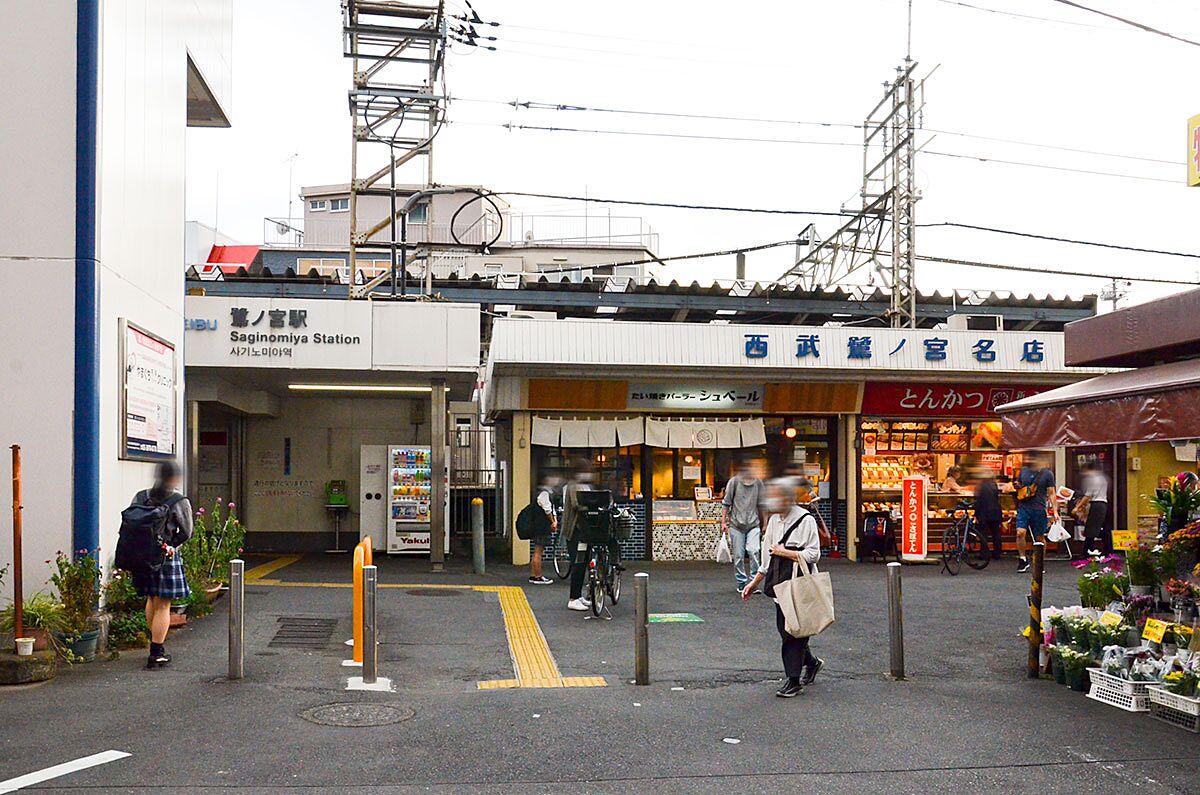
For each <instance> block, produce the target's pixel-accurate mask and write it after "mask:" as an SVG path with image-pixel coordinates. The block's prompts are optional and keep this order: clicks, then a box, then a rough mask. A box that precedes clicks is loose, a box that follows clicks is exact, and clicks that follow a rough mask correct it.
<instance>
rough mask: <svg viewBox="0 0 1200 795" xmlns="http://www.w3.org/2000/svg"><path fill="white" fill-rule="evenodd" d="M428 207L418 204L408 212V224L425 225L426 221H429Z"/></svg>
mask: <svg viewBox="0 0 1200 795" xmlns="http://www.w3.org/2000/svg"><path fill="white" fill-rule="evenodd" d="M428 207H429V205H428V204H418V205H417V206H416V207H413V208H412V209H411V210H409V211H408V222H409V223H410V224H423V223H425V222H426V221H427V220H429V215H428V213H427V209H428Z"/></svg>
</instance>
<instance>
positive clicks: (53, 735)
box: [0, 555, 1200, 793]
mask: <svg viewBox="0 0 1200 795" xmlns="http://www.w3.org/2000/svg"><path fill="white" fill-rule="evenodd" d="M260 562H263V561H258V560H256V561H253V563H254V564H257V563H260ZM378 563H379V568H380V582H381V584H383V585H389V586H400V585H404V586H421V585H426V586H428V585H436V586H448V585H449V586H464V587H457V588H434V589H424V588H417V587H403V588H401V587H389V588H383V589H381V590H380V597H379V604H380V608H379V612H380V626H381V630H382V637H381V641H382V644H383V645H382V647H381V655H380V674H381V675H383V676H388V677H391V678H392V679H393V680H394V682H395V686H396V690H395V692H393V693H348V692H346V691H344V690H343V689H342V688H343V687H344V683H345V677H346V675H347V671H346V670H345V669H343V668H342V667H341V665H340V661H341V659H342V658H343V657H345V656H347V653H348V649H347V647H344V646H342V645H341V642H340V641H341V640H343V639H344V638H345V637H347V636H348V634H349V624H350V621H349V613H350V590H349V588H347V587H344V586H346V585H348V584H349V575H348V567H349V559H348V558H347V557H344V556H343V557H341V558H328V557H325V556H320V555H315V556H309V557H307V558H304V559H302V560H300V561H297V562H295V563H292V564H291V565H289V566H285V567H283V568H280V569H278V570H277V571H275V572H273V573H272V574H271V575H270V576H269V577H268V579H277V580H279V581H280V582H283V583H286V582H291V583H298V582H307V583H326V585H322V586H300V585H283V584H280V585H275V584H269V583H263V582H261V581H260V582H256V583H251V584H249V585H248V586H247V596H246V603H247V629H246V679H245V680H243V681H241V682H227V681H225V680H224V678H223V677H224V671H225V653H226V646H225V644H226V632H225V630H226V626H225V619H224V616H223V611H224V607H225V603H224V602H219V603H218V604H217V607H218V611H217V613H216V614H214V615H213V616H212V617H210V618H208V619H205V620H204V621H200V622H197V623H195V624H193V625H191V626H189V627H188V628H187V629H186V630H183V631H182V632H180V633H179V634H178V635H176V636H174V637H172V639H171V640H170V642H169V644H168V645H169V648H170V650H171V652H172V654H173V656H174V657H175V661H174V662H173V663H172V667H171V668H170V669H168V670H164V671H155V672H146V671H142V670H140V666H141V665H142V662H143V658H142V656H141V655H140V654H136V653H130V654H127V655H124V656H123V657H122V659H120V660H119V661H116V662H112V663H96V664H93V665H89V666H79V667H76V668H73V669H70V670H67V671H64V673H63V674H62V675H60V677H59V678H58V679H57V680H56V681H54V682H53V683H51V684H49V685H46V686H44V687H40V688H34V689H28V690H21V691H15V692H12V691H0V724H2V725H3V726H4V727H5V729H4V731H3V732H2V733H0V780H3V779H6V778H8V777H10V776H15V775H19V774H21V773H25V772H29V771H31V770H34V769H37V768H40V767H43V766H46V765H51V764H56V763H58V762H61V761H66V760H69V759H73V758H76V757H80V756H84V755H87V754H92V753H96V752H98V751H103V750H108V749H116V750H124V751H129V752H131V753H132V754H133V756H131V757H129V758H127V759H123V760H120V761H117V762H113V763H111V764H108V765H104V766H102V767H98V768H93V769H91V770H86V771H82V772H79V773H74V774H72V775H71V776H70V777H69V778H63V779H60V780H57V781H55V782H50V783H49V784H48V785H44V786H48V787H50V789H49V790H42V791H54V786H61V787H63V788H66V787H77V786H85V785H86V786H89V787H99V788H102V789H103V790H104V791H108V792H121V791H130V792H132V791H145V789H144V785H146V784H147V783H148V782H157V783H158V784H159V785H160V786H161V787H162V788H161V789H159V790H156V791H163V792H192V791H196V788H199V787H203V786H212V787H222V788H229V787H234V788H235V789H237V790H238V791H245V792H270V791H281V790H282V789H286V788H289V787H295V788H299V787H304V788H306V791H322V790H323V789H325V788H327V789H328V791H344V788H346V787H349V786H351V785H361V786H363V787H365V790H364V791H381V792H382V791H387V792H403V791H408V790H407V788H409V787H411V788H412V791H422V792H427V791H434V792H443V791H444V792H529V791H535V792H546V791H551V790H553V791H556V792H558V791H562V789H563V788H564V787H573V788H575V789H577V790H578V789H580V785H581V784H583V789H584V790H585V791H588V792H629V791H631V790H632V791H636V792H720V793H728V792H730V791H744V790H746V789H750V788H755V789H767V788H778V787H788V788H797V789H799V788H803V789H808V790H816V791H821V792H878V791H880V790H881V789H886V790H888V791H897V792H952V791H957V790H961V789H962V788H963V787H971V788H978V787H980V786H981V785H982V786H989V787H993V788H1000V789H1002V790H1003V791H1009V792H1116V791H1122V792H1123V791H1125V790H1127V789H1130V788H1136V787H1138V786H1142V785H1145V784H1146V782H1147V781H1148V780H1149V779H1154V780H1155V781H1157V782H1159V784H1158V785H1157V787H1158V788H1159V789H1160V790H1161V791H1164V792H1165V791H1170V790H1171V788H1174V791H1188V790H1192V789H1194V787H1193V784H1192V782H1193V781H1194V779H1195V777H1196V775H1197V774H1198V773H1200V764H1198V763H1197V761H1196V759H1195V754H1194V753H1193V751H1194V748H1195V738H1194V737H1193V736H1191V735H1188V734H1186V733H1184V732H1181V731H1178V730H1175V729H1173V728H1172V727H1168V726H1165V725H1163V724H1160V723H1157V722H1155V721H1152V720H1151V719H1150V718H1148V717H1146V716H1144V715H1132V714H1128V713H1123V712H1120V711H1119V710H1115V709H1113V708H1110V707H1106V706H1103V705H1100V704H1097V703H1095V702H1092V701H1089V700H1087V699H1086V698H1084V697H1083V696H1082V695H1080V694H1076V693H1070V692H1068V691H1067V690H1066V689H1065V688H1063V687H1060V686H1057V685H1054V684H1053V683H1051V682H1045V681H1029V680H1027V679H1025V670H1024V664H1025V663H1024V661H1025V646H1024V644H1023V640H1022V639H1021V638H1020V637H1019V635H1018V633H1019V631H1020V628H1021V625H1022V623H1023V621H1024V618H1025V615H1026V612H1025V591H1026V590H1027V587H1028V579H1027V578H1026V577H1021V576H1019V575H1017V574H1016V573H1015V563H1014V562H1013V561H1011V560H1005V561H1003V562H1002V563H1001V565H999V566H995V564H993V567H989V569H988V570H986V571H984V572H973V571H966V572H963V573H962V574H960V575H959V576H958V577H954V578H951V577H948V576H946V575H942V574H939V573H938V569H937V567H935V566H920V567H906V568H905V569H904V585H905V588H904V598H905V629H906V640H907V647H906V657H907V660H908V671H909V674H910V676H911V677H912V678H911V679H910V680H909V681H906V682H899V683H897V682H891V681H888V680H887V679H886V678H885V677H884V676H883V675H882V673H883V672H884V671H885V670H886V668H887V635H886V631H887V605H886V592H885V574H884V568H883V567H882V566H879V565H871V564H861V565H859V564H849V563H845V562H837V561H831V562H829V563H828V564H827V570H829V571H830V572H831V573H832V575H833V578H834V588H835V593H836V597H837V608H838V621H837V623H836V624H835V625H834V626H833V627H832V628H831V629H830V630H829V631H827V632H826V633H825V634H824V635H822V636H821V637H820V638H818V639H816V640H814V649H815V651H816V653H817V654H818V655H819V656H821V657H823V658H824V659H825V660H826V666H825V668H824V670H823V671H822V673H821V677H820V679H819V680H818V682H817V684H815V685H814V686H812V687H811V688H809V689H808V690H807V691H806V692H805V694H804V695H802V696H801V697H800V698H798V699H795V700H793V701H783V700H781V699H777V698H774V697H773V692H774V687H775V683H776V681H777V680H778V678H779V676H780V663H779V656H778V636H777V635H776V634H775V628H774V622H773V615H772V612H771V611H772V608H771V606H770V603H769V602H768V601H767V600H765V599H763V598H761V597H756V598H755V599H754V600H752V601H751V602H749V603H741V602H740V601H739V600H738V598H737V595H736V594H735V592H734V583H733V578H732V574H731V572H730V570H729V567H727V566H726V567H717V566H716V565H665V564H657V565H653V566H652V567H650V568H649V571H650V599H651V601H650V606H651V611H652V612H691V613H695V614H696V615H698V616H699V617H700V618H701V619H703V623H695V624H652V625H651V627H650V651H651V679H652V684H651V685H650V686H649V687H636V686H633V685H631V684H629V680H630V679H631V678H632V670H633V660H632V656H633V619H632V612H633V605H632V593H633V589H632V583H631V581H630V580H631V575H632V574H633V572H634V571H636V570H638V569H639V568H640V567H638V566H636V565H634V566H631V568H630V571H629V572H627V573H626V575H625V576H626V578H627V579H626V593H625V599H623V600H622V602H621V604H620V605H619V606H618V607H617V608H616V609H615V610H614V619H613V620H612V621H597V620H585V619H584V618H583V614H579V613H571V612H568V611H567V610H566V609H565V603H566V584H565V583H556V584H554V585H551V586H531V585H527V584H525V583H524V578H525V576H526V571H525V570H522V569H514V568H513V567H510V566H493V567H489V574H488V575H487V576H486V577H475V576H473V575H471V574H469V573H467V572H466V571H465V570H464V569H463V568H462V567H461V566H459V565H452V566H451V567H450V569H451V570H450V571H449V572H448V573H444V574H437V575H435V574H432V573H430V572H429V571H428V562H419V561H411V560H409V561H398V560H387V559H383V560H380V561H378ZM1073 582H1074V575H1073V572H1072V570H1071V569H1070V568H1069V567H1068V566H1067V565H1066V564H1061V563H1055V564H1052V565H1051V567H1050V568H1049V570H1048V572H1047V587H1046V604H1064V603H1066V602H1067V601H1068V599H1070V598H1071V594H1072V593H1073ZM506 586H507V587H515V588H520V589H521V592H522V593H523V594H524V596H525V598H526V599H527V600H528V604H529V605H530V606H531V607H532V610H533V614H534V616H536V619H537V622H538V625H539V626H540V629H541V632H542V634H543V635H544V637H545V639H546V645H547V646H548V648H549V651H550V653H551V654H552V656H553V659H554V661H555V663H556V664H557V667H558V668H559V669H560V671H561V674H562V675H563V676H564V677H590V676H602V677H604V679H605V682H606V686H605V687H580V688H550V689H546V688H514V689H502V690H481V689H479V684H478V683H479V682H486V681H491V680H503V679H509V680H511V679H513V678H514V669H513V658H512V655H511V654H510V650H509V646H508V642H507V638H506V624H505V620H504V610H503V609H502V605H501V604H500V599H499V594H500V593H501V592H500V591H497V590H493V589H496V588H503V587H506ZM475 587H481V588H484V589H485V590H475V589H474V588H475ZM439 591H440V592H441V593H442V594H448V595H434V593H435V592H439ZM505 593H510V594H511V593H514V592H512V591H506V592H505ZM286 616H300V617H328V618H333V619H336V620H337V624H336V627H335V628H334V630H333V632H332V634H331V636H330V641H329V643H328V644H326V645H325V646H323V647H322V648H318V649H296V648H286V647H279V646H271V645H270V642H271V639H272V637H273V636H274V634H275V632H276V630H277V628H278V625H279V621H278V619H279V618H280V617H286ZM342 703H352V704H356V705H359V707H360V708H365V709H367V710H371V711H377V710H380V708H382V711H383V712H386V713H387V715H386V717H387V718H388V719H397V718H399V719H401V720H399V722H395V723H390V724H387V725H380V726H372V727H355V728H347V727H338V726H327V725H320V724H317V723H313V722H310V721H309V720H306V719H304V718H303V717H301V715H302V713H304V712H305V711H306V710H309V709H311V708H319V707H321V706H324V705H329V704H342ZM360 717H361V716H360ZM368 717H370V716H368ZM374 717H376V718H379V717H380V716H379V715H375V716H374ZM727 738H728V739H730V740H738V741H740V742H738V743H736V744H734V743H730V742H726V739H727ZM156 747H158V748H166V749H171V750H170V751H169V752H167V753H166V754H165V759H167V760H169V764H167V765H166V766H165V767H162V768H160V767H159V763H160V756H162V755H161V754H160V753H159V752H157V751H155V750H152V749H154V748H156ZM374 787H378V788H380V789H378V790H375V789H372V788H374ZM64 791H65V790H64Z"/></svg>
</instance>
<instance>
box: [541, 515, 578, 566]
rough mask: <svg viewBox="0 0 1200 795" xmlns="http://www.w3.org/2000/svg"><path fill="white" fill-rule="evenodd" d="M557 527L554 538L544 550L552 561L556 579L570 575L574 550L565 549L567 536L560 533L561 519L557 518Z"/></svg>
mask: <svg viewBox="0 0 1200 795" xmlns="http://www.w3.org/2000/svg"><path fill="white" fill-rule="evenodd" d="M558 526H559V529H558V530H556V531H554V540H553V541H551V542H550V546H549V548H547V549H546V552H547V553H549V554H550V556H551V558H553V561H554V573H555V574H556V575H558V579H560V580H565V579H567V578H568V577H570V576H571V561H573V560H574V559H575V555H574V550H571V549H567V537H566V536H565V535H563V533H562V519H561V518H560V519H559V524H558Z"/></svg>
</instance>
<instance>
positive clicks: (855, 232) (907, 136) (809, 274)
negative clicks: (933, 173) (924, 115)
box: [780, 60, 925, 328]
mask: <svg viewBox="0 0 1200 795" xmlns="http://www.w3.org/2000/svg"><path fill="white" fill-rule="evenodd" d="M916 67H917V64H916V63H915V62H911V61H907V60H906V62H905V65H904V66H901V67H899V68H898V69H897V70H896V71H897V75H896V79H895V80H894V81H891V82H888V83H885V84H884V89H885V91H884V95H883V98H882V99H880V100H879V104H877V105H876V106H875V107H874V108H873V109H872V110H871V112H870V113H868V114H867V116H866V119H865V120H864V121H863V124H862V130H863V181H862V189H861V191H860V197H861V200H862V207H861V209H859V210H858V211H857V212H855V213H854V214H853V215H852V216H850V218H849V219H848V220H847V221H846V222H845V223H844V224H842V226H841V227H840V228H839V229H838V230H837V231H836V232H834V233H833V234H832V235H830V236H829V237H827V238H825V239H823V240H821V241H820V242H819V243H816V242H813V241H814V240H815V235H812V234H803V235H802V237H808V238H809V240H808V241H807V242H801V243H800V244H799V245H798V251H797V257H796V264H795V265H794V266H792V267H791V268H790V269H789V270H788V271H787V272H786V273H784V274H783V276H782V277H780V281H782V282H783V283H785V284H787V285H789V286H795V287H802V288H805V289H808V290H817V289H821V288H825V287H830V286H833V285H836V284H838V283H840V282H841V281H843V280H844V279H846V278H847V277H848V276H850V275H851V274H853V273H855V272H857V271H859V270H861V269H863V268H868V269H869V272H870V274H871V277H872V279H874V278H876V277H878V278H879V279H881V280H882V281H883V283H884V285H885V287H886V288H887V289H889V290H890V291H891V294H892V298H891V305H890V308H889V310H888V319H889V321H890V323H891V325H892V326H893V327H897V328H915V327H916V324H917V306H916V297H917V291H916V286H915V278H916V268H915V260H916V248H915V245H916V242H915V236H916V234H915V233H916V203H917V200H918V199H919V198H920V196H919V195H918V193H917V189H916V171H915V168H914V165H915V160H916V152H917V146H916V134H917V129H918V118H919V114H920V112H921V109H922V108H923V106H924V101H925V100H924V94H925V88H924V80H920V81H918V80H914V79H913V71H914V70H915V69H916ZM808 232H809V230H806V233H808ZM889 235H890V240H887V243H888V245H890V250H886V249H884V248H883V245H884V241H885V239H886V238H888V237H889Z"/></svg>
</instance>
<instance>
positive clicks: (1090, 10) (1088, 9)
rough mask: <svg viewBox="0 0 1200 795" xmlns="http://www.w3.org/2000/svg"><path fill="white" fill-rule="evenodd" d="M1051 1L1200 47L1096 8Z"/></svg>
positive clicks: (1066, 0)
mask: <svg viewBox="0 0 1200 795" xmlns="http://www.w3.org/2000/svg"><path fill="white" fill-rule="evenodd" d="M1053 1H1054V2H1055V3H1062V4H1063V5H1065V6H1070V7H1071V8H1077V9H1079V10H1080V11H1086V12H1088V13H1089V14H1098V15H1099V16H1102V17H1106V18H1108V19H1112V20H1115V21H1117V22H1120V23H1121V24H1123V25H1129V26H1131V27H1135V28H1138V29H1139V30H1142V31H1145V32H1146V33H1153V34H1154V35H1156V36H1164V37H1166V38H1168V39H1172V40H1174V41H1179V42H1183V43H1184V44H1190V45H1192V46H1193V47H1200V41H1193V40H1192V39H1185V38H1184V37H1183V36H1178V35H1176V34H1174V33H1169V32H1167V31H1165V30H1159V29H1158V28H1152V27H1150V26H1149V25H1145V24H1143V23H1141V22H1135V21H1134V20H1132V19H1127V18H1126V17H1120V16H1117V15H1116V14H1110V13H1108V12H1107V11H1101V10H1100V9H1098V8H1092V7H1090V6H1085V5H1083V4H1082V3H1076V2H1075V0H1053Z"/></svg>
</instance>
